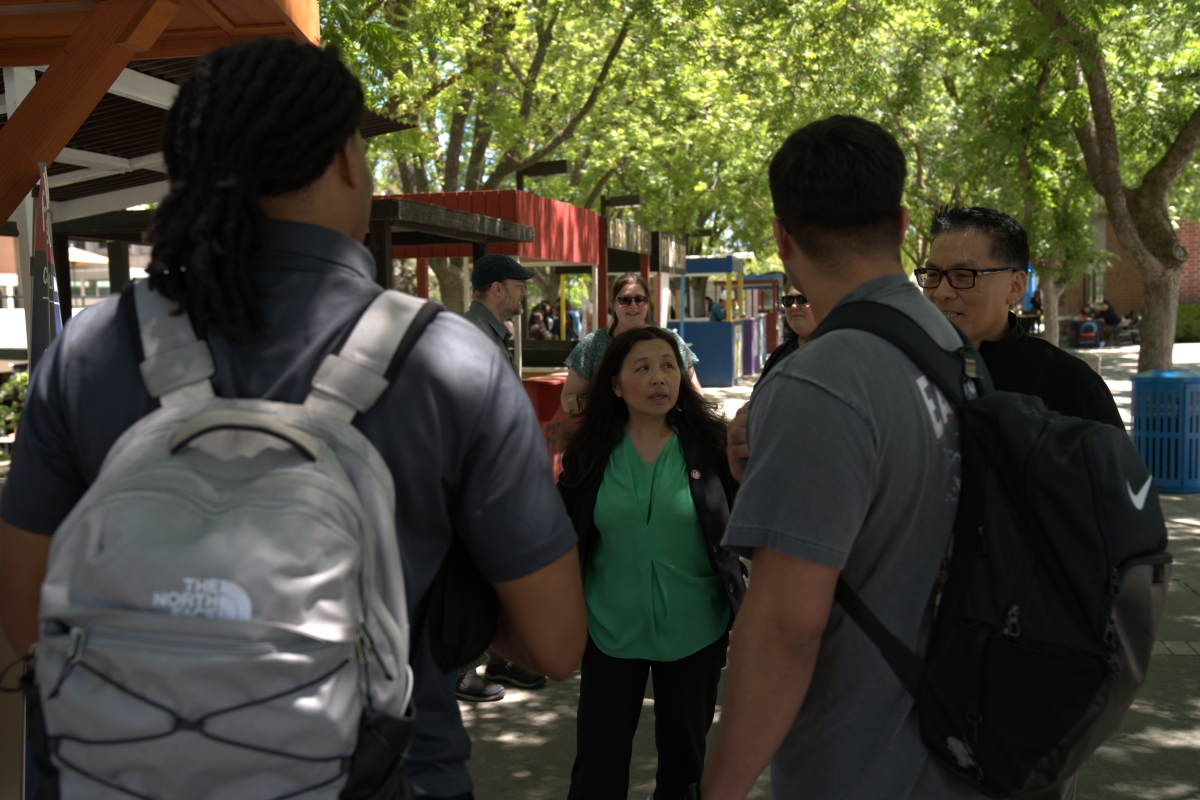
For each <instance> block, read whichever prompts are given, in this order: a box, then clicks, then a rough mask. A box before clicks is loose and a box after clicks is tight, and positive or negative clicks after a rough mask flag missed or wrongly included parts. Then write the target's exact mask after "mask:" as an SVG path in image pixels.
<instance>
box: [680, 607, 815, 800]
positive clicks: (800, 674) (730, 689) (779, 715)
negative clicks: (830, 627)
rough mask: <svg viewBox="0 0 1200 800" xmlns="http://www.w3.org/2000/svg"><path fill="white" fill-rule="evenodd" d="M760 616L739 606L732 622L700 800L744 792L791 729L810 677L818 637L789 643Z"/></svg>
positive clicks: (718, 799) (722, 799)
mask: <svg viewBox="0 0 1200 800" xmlns="http://www.w3.org/2000/svg"><path fill="white" fill-rule="evenodd" d="M763 622H765V620H754V619H753V618H747V617H746V616H745V612H744V610H743V615H742V616H741V617H739V618H738V621H737V625H735V627H734V631H733V636H732V641H733V646H732V647H731V648H730V653H729V669H728V671H727V672H726V675H725V700H724V703H723V704H722V706H721V722H720V724H719V725H718V727H717V737H716V742H715V743H714V746H713V752H712V756H711V757H710V758H709V761H708V768H707V769H706V770H705V772H704V782H703V786H702V788H701V792H700V794H701V796H702V797H703V798H704V800H732V799H733V798H736V799H737V800H741V798H744V797H745V796H746V793H747V792H749V791H750V788H751V787H752V786H753V785H754V781H755V780H757V778H758V776H759V775H760V774H762V771H763V769H764V768H765V767H766V766H767V764H768V763H769V762H770V760H771V757H772V756H774V755H775V751H776V750H778V749H779V745H780V744H781V743H782V742H783V739H784V737H785V736H786V735H787V732H788V731H789V730H790V729H791V727H792V723H793V722H794V721H795V719H796V715H797V714H798V713H799V711H800V706H801V704H802V703H803V702H804V697H805V695H806V694H807V693H808V686H809V683H810V682H811V681H812V674H813V666H814V665H815V664H816V661H817V652H818V650H819V649H820V644H821V641H820V639H819V638H813V639H809V640H807V641H804V642H800V643H793V642H791V641H789V640H788V637H787V636H785V635H780V632H779V631H777V630H771V629H769V628H768V627H767V625H764V624H762V623H763Z"/></svg>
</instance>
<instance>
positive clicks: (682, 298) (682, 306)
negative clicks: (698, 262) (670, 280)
mask: <svg viewBox="0 0 1200 800" xmlns="http://www.w3.org/2000/svg"><path fill="white" fill-rule="evenodd" d="M687 301H688V298H687V275H680V276H679V338H680V339H682V338H683V318H684V317H686V316H687Z"/></svg>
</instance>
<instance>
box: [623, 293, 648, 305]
mask: <svg viewBox="0 0 1200 800" xmlns="http://www.w3.org/2000/svg"><path fill="white" fill-rule="evenodd" d="M649 299H650V298H649V297H646V295H644V294H626V295H621V296H620V297H618V298H617V305H619V306H628V305H631V304H632V305H635V306H644V305H646V301H647V300H649Z"/></svg>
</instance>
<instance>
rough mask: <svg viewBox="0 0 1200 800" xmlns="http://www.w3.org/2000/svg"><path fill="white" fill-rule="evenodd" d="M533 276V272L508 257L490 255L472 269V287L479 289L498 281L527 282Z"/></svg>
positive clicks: (477, 262)
mask: <svg viewBox="0 0 1200 800" xmlns="http://www.w3.org/2000/svg"><path fill="white" fill-rule="evenodd" d="M533 276H534V272H533V270H529V269H525V268H524V267H522V266H521V265H520V264H518V263H517V262H516V261H514V260H513V259H511V258H509V257H508V256H504V255H500V254H499V253H488V254H487V255H486V256H484V257H483V258H481V259H479V260H478V261H476V262H475V265H474V266H473V267H472V268H471V285H472V286H474V287H476V288H479V287H481V286H490V285H491V284H493V283H495V282H496V281H527V280H529V279H530V278H532V277H533Z"/></svg>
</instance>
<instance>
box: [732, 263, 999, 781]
mask: <svg viewBox="0 0 1200 800" xmlns="http://www.w3.org/2000/svg"><path fill="white" fill-rule="evenodd" d="M854 300H871V301H875V302H880V303H886V304H888V305H891V306H894V307H896V308H898V309H900V310H901V311H903V312H904V313H906V314H908V315H909V316H910V317H911V318H912V319H914V320H916V321H917V322H918V323H920V324H921V326H922V327H924V328H925V329H926V330H927V331H928V332H929V333H931V334H932V335H933V336H934V338H935V339H936V340H937V341H938V343H939V344H941V345H942V346H943V347H945V348H948V349H952V348H956V347H959V346H960V340H959V338H958V334H957V333H956V332H955V330H954V328H953V327H952V325H951V323H950V322H948V321H947V320H946V319H945V317H943V316H942V314H941V313H940V312H938V310H937V309H936V308H935V307H934V306H933V304H932V303H930V302H929V301H928V300H926V299H925V298H924V297H922V296H921V292H920V291H919V290H918V289H917V288H916V287H915V286H913V285H912V284H911V283H909V281H908V279H907V278H905V276H903V275H889V276H887V277H883V278H878V279H876V280H873V281H870V282H868V283H866V284H863V285H862V286H860V287H858V288H857V289H855V290H854V291H853V292H851V293H850V294H848V295H846V296H845V297H844V298H843V299H842V301H841V302H843V303H845V302H851V301H854ZM748 434H749V437H750V452H751V457H750V460H749V463H748V464H747V469H746V476H745V479H744V481H743V483H742V486H741V489H740V490H739V491H738V495H737V501H736V502H735V504H734V507H733V511H732V513H731V515H730V520H729V528H728V530H727V532H726V534H725V540H724V543H725V545H726V546H727V547H730V548H731V549H733V550H735V551H736V552H739V553H741V554H743V555H750V552H751V550H752V548H755V547H769V548H770V549H772V550H775V551H777V552H780V553H784V554H787V555H790V556H795V557H797V558H803V559H806V560H808V561H812V562H816V563H819V564H823V565H826V566H829V567H833V568H835V569H839V570H842V574H843V577H844V578H845V579H846V581H847V582H848V583H849V584H850V585H851V586H852V587H854V588H855V589H856V590H857V591H858V592H859V594H860V595H861V596H862V598H863V600H865V601H866V603H867V605H868V606H870V608H871V609H872V610H873V611H874V612H875V614H877V615H878V616H879V618H880V619H881V620H882V621H883V622H884V624H886V625H887V627H888V629H889V630H891V631H892V633H894V634H895V635H896V636H898V637H899V638H900V639H901V640H902V641H904V642H905V643H906V644H907V645H908V646H910V647H912V648H914V649H917V650H918V651H921V652H923V648H924V645H925V643H926V639H927V633H928V631H929V628H930V626H931V623H932V595H933V588H934V582H935V580H936V578H937V572H938V568H939V566H940V564H941V561H942V557H943V555H944V554H945V552H946V546H947V544H948V542H949V537H950V529H951V526H952V525H953V522H954V516H955V511H956V509H957V505H958V485H959V481H960V479H961V471H960V463H961V458H960V454H959V432H958V420H957V418H956V415H955V413H954V409H953V407H952V406H951V405H950V404H949V403H948V402H947V401H946V399H945V398H944V397H943V396H942V394H941V392H939V391H938V390H937V389H936V388H934V387H933V385H932V384H931V383H930V382H929V381H928V380H927V379H926V378H925V376H924V375H922V374H921V373H920V371H919V370H918V369H917V367H916V366H915V365H914V364H913V363H912V361H911V360H909V359H908V358H907V357H906V356H905V355H904V354H903V353H901V352H900V350H899V349H897V348H896V347H895V346H894V345H891V344H889V343H887V342H885V341H884V340H883V339H880V338H879V337H877V336H874V335H872V334H869V333H865V332H863V331H855V330H840V331H834V332H832V333H829V334H826V335H824V336H822V337H821V338H819V339H816V340H814V341H812V342H809V343H808V344H806V345H805V346H804V347H802V348H801V349H800V350H799V351H797V352H796V353H794V354H792V355H791V356H790V357H789V358H787V359H786V360H784V361H782V362H781V363H780V364H779V366H778V367H776V368H775V369H774V370H773V371H772V372H771V374H770V375H769V376H768V377H767V378H766V379H765V380H764V381H763V382H762V383H761V384H759V385H758V387H756V389H755V392H754V398H753V402H752V404H751V407H750V419H749V428H748ZM751 580H753V576H751ZM734 646H735V647H736V644H735V645H734ZM771 789H772V792H773V794H774V795H775V796H776V797H780V798H783V797H786V798H793V797H819V798H822V800H839V798H844V799H845V800H873V799H874V798H878V799H879V800H885V799H886V800H901V799H902V798H920V800H942V798H974V797H978V795H976V794H975V793H974V792H972V791H971V790H970V789H968V788H967V787H966V785H965V784H962V783H961V782H959V781H958V780H957V779H955V778H954V777H953V776H952V775H951V774H950V773H949V772H948V771H947V770H945V769H943V768H942V767H941V765H940V764H938V763H937V762H936V761H935V760H934V759H933V757H932V756H931V755H930V754H929V752H928V751H927V750H926V749H925V746H924V745H923V744H922V742H921V738H920V734H919V732H918V728H917V718H916V712H915V710H914V707H913V701H912V699H911V698H910V697H909V695H908V694H907V693H906V691H905V689H904V687H903V686H902V685H901V684H900V681H899V680H898V679H897V678H896V677H895V675H894V674H893V673H892V671H891V669H890V668H889V667H888V665H887V663H886V662H885V661H884V660H883V657H882V656H881V655H880V654H879V650H878V649H877V648H876V647H875V645H874V644H872V643H871V641H870V640H869V639H868V638H867V636H866V635H865V634H864V633H863V632H862V631H861V630H860V629H859V628H858V626H857V625H855V624H854V622H853V621H852V620H851V619H849V618H848V617H847V616H846V615H845V614H844V612H843V611H842V609H841V607H840V606H838V605H837V604H836V603H835V604H834V606H833V609H832V611H831V612H830V616H829V623H828V626H827V627H826V629H825V633H824V637H823V639H822V641H821V651H820V654H819V655H818V657H817V664H816V669H815V671H814V673H813V680H812V685H811V686H810V688H809V690H808V696H807V697H806V699H805V701H804V705H803V706H802V707H801V709H800V713H799V714H798V715H797V717H796V721H795V722H794V723H793V725H792V729H791V730H790V731H789V733H788V735H787V737H786V738H785V739H784V741H783V744H782V745H781V746H780V748H779V750H778V751H777V752H776V754H775V757H774V759H773V760H772V762H771Z"/></svg>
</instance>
